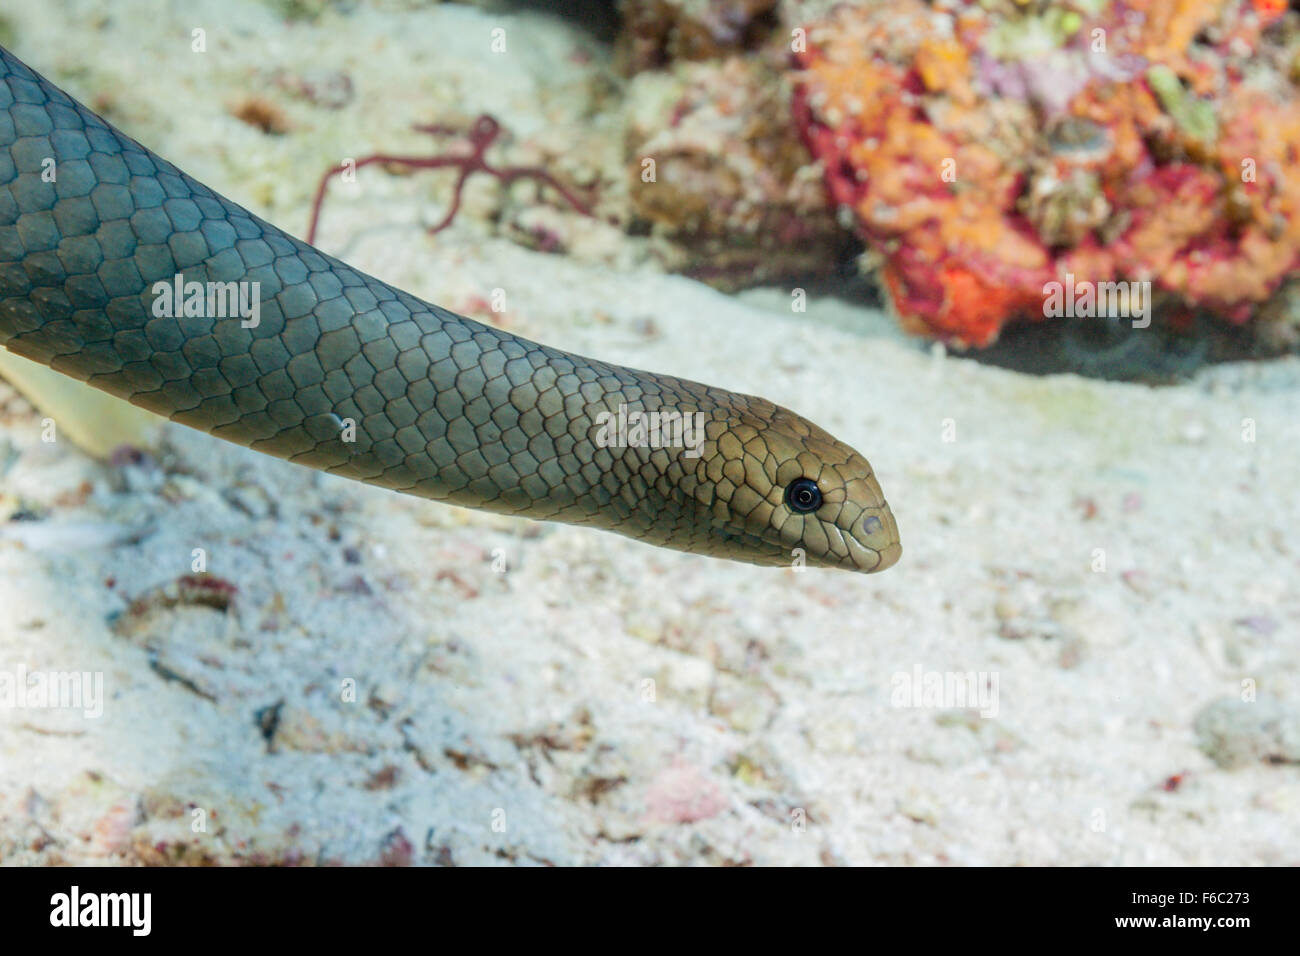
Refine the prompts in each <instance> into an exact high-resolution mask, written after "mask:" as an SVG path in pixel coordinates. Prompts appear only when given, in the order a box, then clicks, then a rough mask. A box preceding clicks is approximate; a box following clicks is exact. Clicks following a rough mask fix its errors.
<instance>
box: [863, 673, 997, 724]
mask: <svg viewBox="0 0 1300 956" xmlns="http://www.w3.org/2000/svg"><path fill="white" fill-rule="evenodd" d="M889 683H890V686H891V688H892V692H891V693H890V697H889V702H890V704H891V705H892V706H894V707H908V708H920V709H931V710H978V711H979V715H980V716H981V717H984V718H990V717H996V716H997V715H998V672H997V671H926V670H922V669H921V665H920V664H916V665H913V667H912V672H911V673H910V674H909V673H907V672H906V671H898V672H897V673H895V674H894V675H893V676H892V677H891V678H890V679H889Z"/></svg>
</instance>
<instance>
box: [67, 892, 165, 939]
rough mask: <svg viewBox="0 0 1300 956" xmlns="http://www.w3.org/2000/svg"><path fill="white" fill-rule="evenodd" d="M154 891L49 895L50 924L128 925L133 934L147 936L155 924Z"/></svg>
mask: <svg viewBox="0 0 1300 956" xmlns="http://www.w3.org/2000/svg"><path fill="white" fill-rule="evenodd" d="M152 911H153V894H152V893H82V892H81V887H79V886H75V885H74V886H73V887H72V891H71V892H70V893H55V894H54V895H53V896H51V897H50V925H51V926H129V927H131V935H133V936H148V935H149V932H150V930H151V929H152V924H153V917H152Z"/></svg>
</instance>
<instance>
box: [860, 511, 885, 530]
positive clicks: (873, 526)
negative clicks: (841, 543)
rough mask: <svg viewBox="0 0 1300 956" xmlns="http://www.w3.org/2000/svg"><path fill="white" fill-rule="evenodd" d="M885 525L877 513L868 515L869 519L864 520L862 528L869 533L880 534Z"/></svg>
mask: <svg viewBox="0 0 1300 956" xmlns="http://www.w3.org/2000/svg"><path fill="white" fill-rule="evenodd" d="M883 527H884V525H882V524H881V523H880V519H879V518H877V517H876V516H875V515H868V516H867V520H866V521H864V522H862V530H863V531H865V532H866V533H867V534H880V532H881V530H882V529H883Z"/></svg>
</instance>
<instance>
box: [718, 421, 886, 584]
mask: <svg viewBox="0 0 1300 956" xmlns="http://www.w3.org/2000/svg"><path fill="white" fill-rule="evenodd" d="M736 397H737V398H740V399H743V401H742V402H738V403H736V405H735V406H733V407H732V408H728V409H726V410H725V412H724V414H717V412H718V411H720V409H715V414H714V415H713V416H712V419H713V420H712V421H710V422H709V423H708V424H707V425H706V427H705V436H706V441H705V445H704V449H703V454H702V455H701V458H700V464H699V466H698V467H697V468H696V469H695V474H696V477H697V478H698V479H700V481H699V483H698V484H696V485H694V486H693V492H694V495H695V497H696V499H697V500H701V501H703V498H702V497H701V495H702V493H703V494H704V495H706V496H707V498H708V499H709V504H710V505H711V510H712V515H711V517H712V522H713V528H712V530H713V534H714V536H716V537H717V538H720V539H721V541H720V542H719V546H718V548H717V549H715V551H714V553H716V554H718V555H719V556H722V557H729V558H733V559H735V560H740V561H748V562H751V563H754V564H766V565H797V564H798V563H799V562H802V563H804V564H806V565H811V566H813V567H827V568H841V569H845V570H849V571H862V572H866V573H871V572H874V571H883V570H884V569H885V568H888V567H891V566H892V565H893V564H895V563H896V562H897V561H898V559H899V556H900V555H901V554H902V546H901V545H900V544H899V540H898V525H897V523H896V522H895V521H894V516H893V513H892V512H891V511H890V510H889V505H888V503H887V502H886V501H885V497H884V494H883V493H882V492H881V490H880V485H879V483H877V481H876V477H875V474H874V473H873V472H872V470H871V465H870V464H869V463H868V462H867V460H866V459H865V458H863V457H862V455H860V454H858V453H857V452H856V451H854V450H853V449H852V448H850V447H849V446H848V445H845V444H844V443H843V442H841V441H838V440H837V439H835V438H834V437H832V436H831V435H829V434H828V433H827V432H825V431H823V430H822V429H821V428H819V427H818V426H816V425H814V424H813V423H812V422H810V421H808V420H807V419H805V418H802V417H800V416H799V415H796V414H795V413H794V412H792V411H790V410H788V409H785V408H781V407H780V406H778V405H773V404H772V403H771V402H768V401H766V400H764V399H760V398H754V397H751V396H736Z"/></svg>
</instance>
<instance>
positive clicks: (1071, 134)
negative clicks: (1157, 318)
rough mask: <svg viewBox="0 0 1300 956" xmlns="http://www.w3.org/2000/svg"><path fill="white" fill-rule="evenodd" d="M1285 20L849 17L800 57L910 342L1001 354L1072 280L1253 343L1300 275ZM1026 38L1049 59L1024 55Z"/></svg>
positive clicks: (916, 6)
mask: <svg viewBox="0 0 1300 956" xmlns="http://www.w3.org/2000/svg"><path fill="white" fill-rule="evenodd" d="M1278 6H1279V5H1278V4H1276V3H1272V2H1266V0H1256V2H1254V3H1251V2H1247V0H1219V2H1200V3H1186V2H1183V0H1129V2H1127V3H1124V4H1119V3H1117V4H1112V5H1108V6H1107V8H1106V9H1105V11H1103V12H1102V13H1100V14H1098V18H1097V19H1096V20H1087V19H1085V18H1084V17H1083V16H1082V15H1080V14H1078V13H1077V12H1073V11H1072V10H1071V8H1070V7H1069V5H1066V4H1060V5H1051V6H1049V7H1047V8H1044V10H1045V12H1044V11H1043V10H1039V11H1037V12H1035V11H1029V12H1025V11H1021V12H1008V13H990V12H987V11H985V10H984V9H983V8H982V7H981V6H980V5H979V4H975V3H970V4H967V5H966V6H965V7H964V8H960V9H959V10H958V11H957V12H955V13H941V12H939V11H937V10H935V9H933V8H931V7H928V6H926V5H924V4H922V3H920V2H919V0H899V2H898V3H897V4H889V5H883V6H876V5H872V6H846V7H842V8H840V9H838V10H837V11H836V12H835V13H834V14H832V15H831V18H830V19H829V20H827V21H825V22H824V23H821V24H816V25H813V26H812V27H810V28H809V30H808V43H807V45H806V49H803V50H801V51H798V52H796V54H795V57H796V61H797V63H798V65H799V66H800V67H802V71H801V72H800V73H799V75H798V81H799V82H798V88H797V95H796V97H795V102H794V107H795V119H796V123H797V125H798V126H799V128H800V130H801V133H802V135H803V137H804V139H805V142H806V143H807V144H808V147H809V148H810V150H811V151H812V152H813V154H814V155H815V156H816V157H818V159H819V160H821V162H822V164H823V167H824V171H825V179H826V185H827V189H828V192H829V194H830V196H831V199H832V200H833V201H834V202H835V203H837V204H839V205H840V206H841V207H846V208H848V209H849V210H851V211H852V213H853V215H854V219H855V221H856V223H857V226H858V230H859V232H860V233H861V234H862V235H863V237H864V238H865V239H866V240H867V241H868V243H870V244H871V245H872V246H873V247H874V248H875V249H876V250H877V251H878V252H879V253H880V254H881V255H882V257H883V260H884V268H883V277H884V283H885V286H886V288H887V290H888V292H889V294H890V296H891V299H892V301H893V304H894V307H895V309H896V310H897V311H898V313H899V315H900V317H901V319H902V321H903V322H904V324H905V325H906V326H908V327H910V328H913V329H917V330H922V331H926V332H928V333H930V334H932V335H934V336H936V337H939V338H941V339H944V340H946V341H950V342H953V343H957V344H967V345H977V346H982V345H987V344H989V343H990V342H992V341H993V340H994V339H995V338H996V337H997V335H998V332H999V330H1000V329H1001V328H1002V326H1003V324H1004V323H1005V322H1007V321H1008V320H1010V319H1012V318H1015V317H1024V318H1039V319H1041V318H1043V316H1044V301H1045V288H1044V287H1045V286H1046V285H1047V284H1048V283H1052V282H1054V281H1058V280H1062V279H1064V277H1065V276H1066V275H1067V274H1072V275H1073V276H1075V277H1077V279H1078V280H1080V281H1084V280H1088V281H1092V282H1112V281H1117V280H1145V281H1149V282H1150V283H1151V284H1152V286H1153V287H1154V289H1155V290H1157V292H1158V293H1160V294H1161V295H1162V297H1163V298H1164V299H1166V300H1171V302H1172V304H1173V305H1174V306H1175V310H1177V309H1179V308H1181V309H1183V310H1187V309H1193V308H1196V309H1206V310H1210V311H1212V312H1215V313H1217V314H1218V315H1220V316H1221V317H1223V318H1225V319H1227V320H1228V321H1231V322H1238V323H1240V322H1244V321H1246V320H1247V319H1248V318H1249V317H1250V316H1251V315H1252V314H1253V312H1254V310H1255V309H1256V307H1257V306H1258V305H1259V304H1261V303H1263V302H1265V301H1267V300H1268V299H1269V297H1270V296H1272V295H1273V294H1274V293H1275V292H1276V291H1277V290H1278V288H1279V286H1280V285H1281V283H1282V282H1283V281H1284V279H1285V278H1286V276H1287V274H1288V273H1289V272H1291V271H1292V270H1294V269H1296V268H1297V266H1298V265H1300V182H1297V177H1294V176H1291V177H1288V176H1287V175H1286V171H1287V170H1288V169H1294V168H1295V164H1296V161H1297V158H1300V98H1298V97H1297V94H1296V90H1295V88H1294V85H1293V84H1292V83H1291V81H1290V80H1289V79H1288V78H1287V76H1286V74H1287V71H1288V70H1290V69H1291V64H1292V63H1293V62H1300V60H1297V59H1296V50H1295V49H1292V48H1286V47H1285V44H1291V45H1292V47H1294V45H1295V42H1296V41H1295V39H1294V38H1293V34H1295V31H1290V32H1286V31H1280V30H1279V31H1273V32H1270V33H1268V34H1267V35H1266V34H1265V33H1264V30H1265V29H1266V27H1267V26H1268V24H1270V23H1272V22H1276V21H1277V20H1278V19H1279V18H1280V17H1282V16H1283V15H1284V14H1285V10H1283V9H1278ZM1281 6H1282V7H1285V4H1282V5H1281ZM1017 18H1019V19H1018V20H1017ZM1035 18H1037V19H1035ZM1031 20H1032V21H1033V22H1032V23H1031V22H1030V21H1031ZM1021 28H1024V29H1025V30H1026V31H1028V30H1031V29H1032V30H1037V31H1038V34H1037V36H1036V41H1035V42H1036V43H1037V45H1036V46H1032V51H1031V52H1028V53H1024V52H1008V43H1014V35H1015V30H1017V29H1021ZM1052 30H1055V31H1056V34H1057V35H1058V36H1059V39H1058V42H1059V46H1058V48H1056V49H1048V50H1045V51H1044V50H1043V45H1042V43H1041V36H1042V35H1043V31H1049V32H1050V31H1052ZM1098 36H1100V37H1102V38H1103V40H1104V44H1103V45H1104V47H1105V49H1104V50H1098V49H1097V37H1098ZM1009 37H1012V38H1013V39H1012V40H1010V41H1009V40H1008V38H1009ZM1026 49H1031V47H1026ZM1248 63H1249V64H1251V65H1253V66H1254V67H1255V68H1256V69H1255V72H1256V76H1255V77H1254V80H1253V81H1252V82H1251V83H1249V84H1247V83H1246V82H1245V73H1246V69H1245V67H1246V66H1247V65H1248ZM1261 64H1268V66H1269V68H1270V69H1271V71H1272V78H1273V79H1274V80H1276V81H1277V82H1273V83H1271V84H1265V83H1261V82H1259V75H1258V73H1259V69H1260V68H1261Z"/></svg>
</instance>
